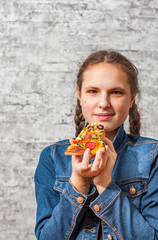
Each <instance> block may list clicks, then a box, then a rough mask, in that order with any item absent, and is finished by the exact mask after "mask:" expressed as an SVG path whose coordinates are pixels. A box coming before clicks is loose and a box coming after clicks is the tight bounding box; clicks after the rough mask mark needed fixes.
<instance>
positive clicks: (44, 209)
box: [34, 147, 88, 240]
mask: <svg viewBox="0 0 158 240" xmlns="http://www.w3.org/2000/svg"><path fill="white" fill-rule="evenodd" d="M34 181H35V192H36V201H37V214H36V226H35V234H36V237H37V239H38V240H49V239H50V240H51V239H52V237H53V239H75V238H73V230H74V228H75V223H76V221H79V220H78V219H77V218H78V216H79V215H80V220H82V217H84V214H85V211H86V208H84V205H85V204H86V200H87V199H88V196H86V195H83V194H81V193H79V192H77V190H75V189H74V187H73V186H72V185H71V183H70V182H69V181H68V182H67V183H66V186H65V187H64V189H63V191H62V192H61V193H60V194H59V192H57V191H55V190H54V189H53V186H54V183H55V170H54V162H53V160H52V157H51V150H50V147H47V148H46V149H44V150H43V151H42V153H41V156H40V159H39V163H38V166H37V168H36V172H35V176H34ZM70 236H71V238H70Z"/></svg>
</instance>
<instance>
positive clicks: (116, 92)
mask: <svg viewBox="0 0 158 240" xmlns="http://www.w3.org/2000/svg"><path fill="white" fill-rule="evenodd" d="M112 94H114V95H122V94H123V92H121V91H117V90H115V91H112Z"/></svg>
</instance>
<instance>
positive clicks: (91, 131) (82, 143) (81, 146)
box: [65, 123, 105, 155]
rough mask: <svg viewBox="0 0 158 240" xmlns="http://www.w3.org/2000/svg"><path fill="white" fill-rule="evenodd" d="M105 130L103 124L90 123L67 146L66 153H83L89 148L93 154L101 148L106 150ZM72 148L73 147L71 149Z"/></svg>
mask: <svg viewBox="0 0 158 240" xmlns="http://www.w3.org/2000/svg"><path fill="white" fill-rule="evenodd" d="M104 138H105V132H104V126H103V125H102V124H99V125H98V124H97V123H91V124H88V125H87V126H86V127H85V128H84V129H83V130H82V131H81V132H80V134H79V135H78V136H77V137H76V138H75V139H74V140H73V141H72V143H71V145H70V146H69V147H68V148H67V150H66V152H65V154H66V155H73V154H76V155H83V154H84V151H85V150H86V149H87V148H89V149H90V152H91V154H92V155H95V154H96V152H97V151H98V150H99V149H102V151H104V150H105V142H104ZM71 149H73V150H72V151H71Z"/></svg>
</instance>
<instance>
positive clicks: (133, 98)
mask: <svg viewBox="0 0 158 240" xmlns="http://www.w3.org/2000/svg"><path fill="white" fill-rule="evenodd" d="M135 97H136V94H133V96H132V99H131V104H130V108H132V106H133V103H134V101H135Z"/></svg>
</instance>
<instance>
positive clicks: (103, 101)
mask: <svg viewBox="0 0 158 240" xmlns="http://www.w3.org/2000/svg"><path fill="white" fill-rule="evenodd" d="M99 107H100V108H103V109H105V108H108V107H110V97H109V95H108V94H105V93H103V94H101V96H100V99H99Z"/></svg>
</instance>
